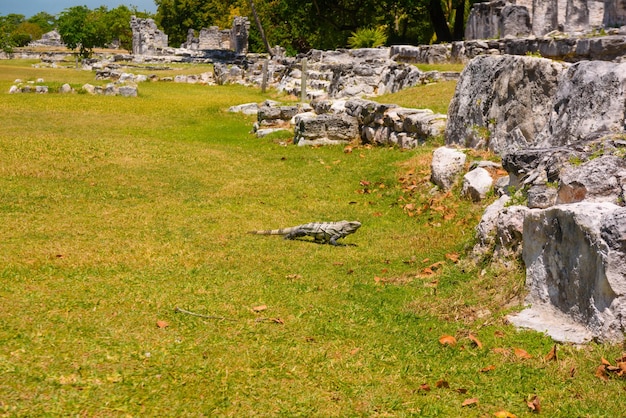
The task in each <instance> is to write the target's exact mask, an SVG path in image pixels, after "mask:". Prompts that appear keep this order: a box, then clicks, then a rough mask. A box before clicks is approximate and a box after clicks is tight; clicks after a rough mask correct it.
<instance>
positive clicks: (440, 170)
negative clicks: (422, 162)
mask: <svg viewBox="0 0 626 418" xmlns="http://www.w3.org/2000/svg"><path fill="white" fill-rule="evenodd" d="M466 159H467V156H466V155H465V153H463V152H461V151H459V150H457V149H454V148H448V147H439V148H437V149H436V150H435V151H434V152H433V160H432V163H431V165H430V169H431V175H430V180H431V181H432V182H433V183H435V184H436V185H437V186H439V188H441V189H442V190H445V191H447V190H450V189H451V188H452V186H453V185H454V182H455V181H456V179H457V178H458V176H459V175H460V174H461V172H462V171H463V168H464V167H465V160H466Z"/></svg>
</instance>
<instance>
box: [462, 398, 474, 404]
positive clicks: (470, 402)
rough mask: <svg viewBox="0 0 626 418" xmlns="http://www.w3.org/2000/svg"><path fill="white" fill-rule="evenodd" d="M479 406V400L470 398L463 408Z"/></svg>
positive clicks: (464, 402)
mask: <svg viewBox="0 0 626 418" xmlns="http://www.w3.org/2000/svg"><path fill="white" fill-rule="evenodd" d="M470 405H478V398H468V399H466V400H464V401H463V403H462V404H461V406H470Z"/></svg>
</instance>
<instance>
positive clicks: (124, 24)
mask: <svg viewBox="0 0 626 418" xmlns="http://www.w3.org/2000/svg"><path fill="white" fill-rule="evenodd" d="M133 15H135V16H138V17H144V16H143V13H140V12H138V11H137V8H136V7H133V8H132V9H129V8H128V7H126V6H124V5H121V6H118V7H116V8H115V9H111V10H110V11H108V13H106V14H105V15H104V20H105V22H106V26H107V28H109V39H110V40H111V41H113V42H115V41H118V42H119V45H120V47H122V48H124V49H125V50H127V51H132V49H133V31H132V29H131V28H130V17H131V16H133Z"/></svg>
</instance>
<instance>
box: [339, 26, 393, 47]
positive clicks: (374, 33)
mask: <svg viewBox="0 0 626 418" xmlns="http://www.w3.org/2000/svg"><path fill="white" fill-rule="evenodd" d="M385 42H387V35H385V31H384V29H383V28H381V27H378V28H374V29H372V28H362V29H357V31H356V32H352V36H350V37H349V38H348V46H350V48H376V47H379V46H382V45H384V44H385Z"/></svg>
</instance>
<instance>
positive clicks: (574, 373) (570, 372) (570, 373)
mask: <svg viewBox="0 0 626 418" xmlns="http://www.w3.org/2000/svg"><path fill="white" fill-rule="evenodd" d="M575 375H576V367H572V368H571V369H569V377H574V376H575Z"/></svg>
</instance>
